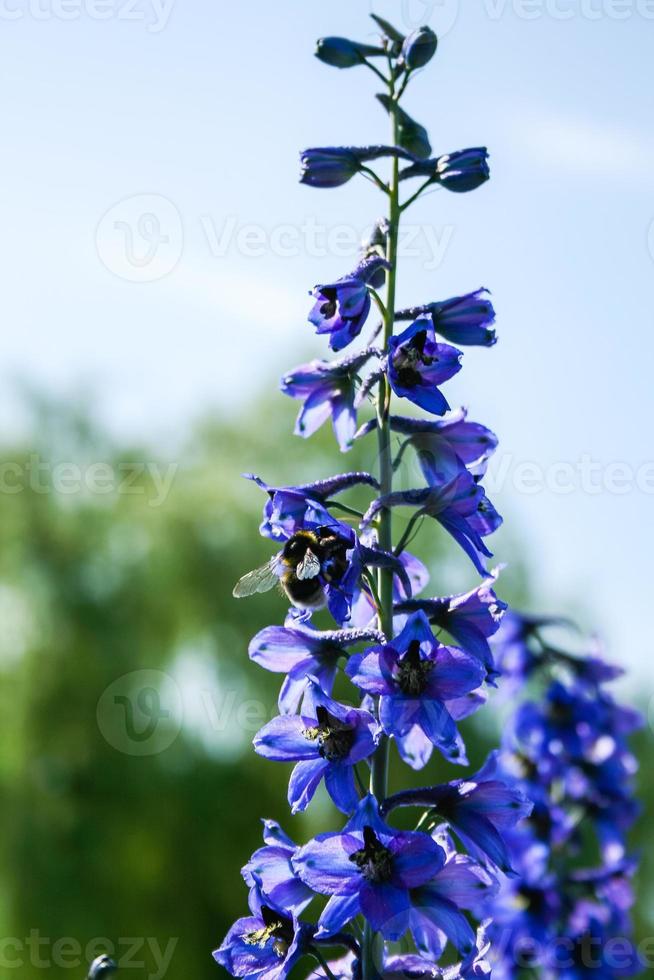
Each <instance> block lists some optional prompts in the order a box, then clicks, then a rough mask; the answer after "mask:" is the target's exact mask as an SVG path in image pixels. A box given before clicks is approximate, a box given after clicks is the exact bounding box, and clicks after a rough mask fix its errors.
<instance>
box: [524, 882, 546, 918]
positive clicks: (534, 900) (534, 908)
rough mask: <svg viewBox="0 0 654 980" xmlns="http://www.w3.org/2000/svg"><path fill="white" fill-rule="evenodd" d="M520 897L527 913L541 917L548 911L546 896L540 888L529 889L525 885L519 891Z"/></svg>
mask: <svg viewBox="0 0 654 980" xmlns="http://www.w3.org/2000/svg"><path fill="white" fill-rule="evenodd" d="M518 896H519V899H520V900H521V904H522V905H524V907H525V909H526V911H528V912H530V913H531V914H532V915H536V916H540V915H542V914H543V913H544V912H545V911H546V909H547V903H546V901H545V894H544V892H543V891H542V889H540V888H529V887H528V886H527V885H525V886H524V887H523V888H520V889H519V891H518Z"/></svg>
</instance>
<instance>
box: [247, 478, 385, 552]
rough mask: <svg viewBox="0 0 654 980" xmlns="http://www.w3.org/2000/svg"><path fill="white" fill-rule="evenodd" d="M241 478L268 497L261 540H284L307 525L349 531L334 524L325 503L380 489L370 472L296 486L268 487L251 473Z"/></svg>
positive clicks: (342, 525)
mask: <svg viewBox="0 0 654 980" xmlns="http://www.w3.org/2000/svg"><path fill="white" fill-rule="evenodd" d="M243 475H244V477H245V479H246V480H251V481H252V482H253V483H256V485H257V486H258V487H259V488H260V489H261V490H263V491H264V493H265V494H267V496H268V499H267V501H266V503H265V504H264V508H263V519H262V522H261V525H260V526H259V532H260V533H261V534H262V535H263V537H265V538H272V539H273V540H275V541H287V540H288V539H289V538H290V537H291V536H292V535H293V534H295V532H296V531H299V530H303V529H304V528H305V526H306V524H307V523H309V524H311V526H313V527H319V526H321V525H334V526H335V527H336V528H337V529H338V528H339V527H340V528H341V530H342V529H345V530H349V529H348V528H347V527H346V525H344V524H338V522H336V521H335V519H334V518H333V517H332V516H331V514H330V513H329V511H328V510H327V508H326V507H325V504H326V503H327V502H328V501H329V500H331V498H332V497H337V496H338V495H339V494H341V493H344V492H345V491H346V490H350V489H351V488H352V487H356V486H368V487H374V488H375V489H377V488H378V487H379V483H378V481H377V480H376V479H375V477H374V476H371V474H370V473H340V474H339V475H338V476H332V477H329V478H328V479H326V480H315V481H314V482H313V483H303V484H300V485H299V486H296V487H271V486H270V485H269V484H268V483H266V482H265V481H264V480H262V479H261V478H260V477H258V476H255V474H254V473H244V474H243Z"/></svg>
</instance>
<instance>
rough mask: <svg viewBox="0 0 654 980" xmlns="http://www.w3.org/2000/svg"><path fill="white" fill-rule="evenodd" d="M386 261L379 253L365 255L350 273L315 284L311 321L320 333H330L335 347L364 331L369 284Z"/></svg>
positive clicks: (369, 302) (339, 347)
mask: <svg viewBox="0 0 654 980" xmlns="http://www.w3.org/2000/svg"><path fill="white" fill-rule="evenodd" d="M386 265H387V263H386V260H385V259H382V258H380V257H379V256H373V257H371V258H366V259H364V260H363V261H362V262H360V263H359V265H358V266H357V267H356V269H354V270H353V272H351V273H350V274H349V275H347V276H343V277H342V278H341V279H337V280H336V281H335V282H331V283H326V284H323V285H320V286H316V287H315V288H314V290H313V295H314V297H315V300H316V302H315V303H314V305H313V308H312V310H311V312H310V313H309V323H312V324H313V325H314V326H315V328H316V333H317V334H328V335H329V346H330V347H331V349H332V350H334V351H339V350H342V349H343V348H344V347H347V345H348V344H351V343H352V341H353V340H354V339H355V338H356V337H358V336H359V334H360V333H361V330H362V329H363V325H364V324H365V322H366V320H367V319H368V314H369V313H370V306H371V303H372V301H371V298H370V290H369V288H368V286H369V284H371V281H373V282H378V277H379V275H380V273H381V271H382V270H383V269H384V268H385V267H386Z"/></svg>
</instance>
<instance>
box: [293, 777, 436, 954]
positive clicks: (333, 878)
mask: <svg viewBox="0 0 654 980" xmlns="http://www.w3.org/2000/svg"><path fill="white" fill-rule="evenodd" d="M445 858H446V855H445V851H444V850H443V848H442V847H440V845H439V844H437V843H436V841H435V840H433V838H432V837H430V836H429V834H424V833H418V832H413V833H411V832H406V831H399V830H395V829H393V828H391V827H388V826H387V825H386V824H385V823H384V822H383V820H382V819H381V818H380V816H379V812H378V806H377V802H376V800H375V799H374V798H373V797H371V796H368V797H366V798H365V799H364V800H362V801H361V803H360V804H359V807H358V809H357V811H356V813H355V814H354V816H353V817H352V818H351V819H350V820H349V821H348V823H347V824H346V825H345V828H344V829H343V831H342V832H341V833H330V834H321V835H320V836H318V837H317V838H315V840H313V841H310V842H309V843H308V844H306V845H305V846H304V847H302V848H300V850H299V851H298V853H297V855H296V856H295V858H294V860H293V866H294V867H295V870H296V871H297V873H298V874H299V876H300V877H301V878H302V880H303V881H304V882H306V884H307V885H309V887H310V888H312V889H313V890H314V891H316V892H318V893H320V894H322V895H329V896H331V897H330V900H329V902H328V903H327V905H326V906H325V909H324V911H323V913H322V915H321V916H320V920H319V922H318V932H317V934H316V935H317V936H319V937H320V936H330V935H333V934H334V933H336V932H338V931H339V929H341V928H342V927H343V925H344V924H345V923H346V922H348V921H349V920H350V919H352V918H354V917H355V916H357V915H359V914H363V915H364V916H365V917H366V919H367V920H368V922H370V924H371V926H372V928H373V929H374V930H375V931H376V932H380V933H381V934H382V935H383V936H384V937H385V938H386V939H392V940H395V939H399V938H400V936H402V935H403V934H404V933H405V932H406V930H407V929H408V927H409V913H410V909H411V900H410V892H411V890H412V889H415V888H419V887H420V886H421V885H425V884H426V883H427V882H429V881H430V880H431V879H432V878H433V877H434V875H435V874H437V872H438V871H440V869H441V868H442V867H443V865H444V864H445Z"/></svg>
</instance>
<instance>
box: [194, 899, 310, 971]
mask: <svg viewBox="0 0 654 980" xmlns="http://www.w3.org/2000/svg"><path fill="white" fill-rule="evenodd" d="M253 904H255V908H254V909H253V914H252V915H249V916H246V917H245V918H242V919H237V921H236V922H235V923H234V925H233V926H232V927H231V929H230V930H229V932H228V933H227V935H226V936H225V938H224V940H223V942H222V945H221V946H220V948H219V949H217V950H215V951H214V954H213V958H214V959H215V960H216V962H217V963H219V964H220V966H222V967H224V968H225V969H226V970H227V972H228V973H231V975H232V976H233V977H248V978H252V980H255V978H259V980H285V978H286V977H287V976H288V975H289V973H290V972H291V970H292V969H293V967H294V966H295V964H296V963H297V962H298V960H299V959H300V957H302V956H304V955H305V953H306V951H307V948H308V946H309V944H310V942H311V938H312V934H313V930H312V927H311V926H309V925H307V924H305V923H300V922H299V921H298V919H297V916H296V915H295V913H290V912H288V911H286V910H282V909H280V908H279V907H278V906H276V905H275V904H274V903H273V902H272V900H271V899H270V898H268V897H266V896H264V895H260V896H259V900H258V901H257V902H256V903H253Z"/></svg>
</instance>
